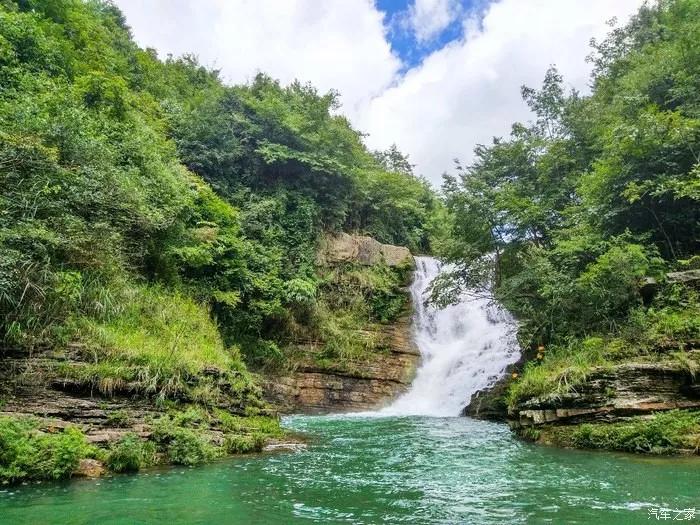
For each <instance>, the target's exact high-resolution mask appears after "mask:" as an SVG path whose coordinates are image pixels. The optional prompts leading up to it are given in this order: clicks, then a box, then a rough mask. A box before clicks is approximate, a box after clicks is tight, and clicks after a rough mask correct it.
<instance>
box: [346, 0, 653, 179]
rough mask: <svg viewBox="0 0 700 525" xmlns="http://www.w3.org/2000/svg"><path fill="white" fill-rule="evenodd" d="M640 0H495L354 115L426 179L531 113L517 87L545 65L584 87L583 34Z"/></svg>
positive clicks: (373, 138)
mask: <svg viewBox="0 0 700 525" xmlns="http://www.w3.org/2000/svg"><path fill="white" fill-rule="evenodd" d="M640 4H641V1H640V0H616V1H615V2H610V1H609V0H587V1H586V2H582V1H578V0H528V1H524V0H502V1H500V2H498V3H494V4H492V5H491V6H490V7H489V8H488V9H487V10H486V11H485V15H484V18H483V20H482V21H481V24H478V23H475V21H474V20H473V19H467V20H465V21H464V23H465V35H466V36H465V38H464V40H462V41H459V42H453V43H451V44H450V45H448V46H446V47H444V48H443V49H441V50H439V51H436V52H435V53H433V54H432V55H431V56H429V57H427V58H426V59H425V60H424V61H423V63H422V64H421V65H419V66H417V67H416V68H414V69H412V70H410V71H408V72H407V73H406V75H405V76H404V77H403V78H402V79H401V81H400V82H398V83H397V84H396V85H394V86H393V87H391V88H389V89H387V90H386V91H385V92H384V93H382V95H381V96H379V97H376V98H374V99H373V100H372V102H371V103H370V104H369V105H368V106H367V107H366V108H365V110H364V112H363V113H362V115H361V116H360V118H359V119H358V120H357V121H356V123H357V124H358V125H359V126H360V128H361V129H364V130H366V131H368V132H369V133H370V136H369V137H368V143H369V144H370V146H372V147H375V148H381V149H383V148H386V147H388V146H389V145H390V144H392V143H394V142H395V143H397V144H398V145H399V147H400V148H401V149H402V150H403V151H405V152H408V153H409V154H410V155H411V159H412V160H413V162H415V163H416V164H417V171H418V172H419V173H422V174H424V175H425V176H426V177H428V178H429V179H430V180H431V181H433V182H434V183H435V184H439V183H440V176H441V174H442V173H443V172H444V171H449V170H450V169H451V168H452V159H454V158H456V157H459V158H460V159H462V160H463V161H467V162H468V161H470V160H471V159H472V158H473V157H472V150H473V148H474V146H475V145H476V144H479V143H481V144H483V143H488V142H490V140H491V137H492V136H503V135H507V134H508V133H509V132H510V125H511V123H512V122H513V121H516V120H520V121H526V120H528V119H530V118H531V115H530V113H529V111H528V108H527V106H526V105H525V104H524V103H523V102H522V100H521V98H520V89H519V88H520V86H521V85H522V84H527V85H529V86H533V87H538V86H539V85H540V84H541V82H542V79H543V77H544V74H545V72H546V70H547V68H548V67H549V65H550V64H556V65H557V67H558V68H559V70H560V72H561V73H563V75H564V79H565V82H566V83H567V84H568V85H570V86H572V87H575V88H577V89H579V90H581V91H583V92H585V91H587V86H588V81H589V72H590V64H587V63H586V62H585V57H586V55H588V54H589V52H590V48H589V41H590V38H591V37H593V36H596V37H602V36H604V35H605V34H606V33H607V32H608V31H609V29H610V28H609V27H608V26H607V25H606V24H605V22H606V20H608V19H610V18H611V17H613V16H618V17H619V19H620V21H624V20H626V19H627V17H628V16H629V15H630V14H631V13H632V12H634V11H635V10H636V9H637V8H638V7H639V5H640Z"/></svg>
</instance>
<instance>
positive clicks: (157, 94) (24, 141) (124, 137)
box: [0, 0, 440, 361]
mask: <svg viewBox="0 0 700 525" xmlns="http://www.w3.org/2000/svg"><path fill="white" fill-rule="evenodd" d="M0 86H2V88H1V89H0V308H1V309H2V312H3V315H2V318H0V340H2V342H3V345H5V346H9V347H18V348H32V347H36V346H43V345H47V344H53V343H54V342H56V341H63V342H64V343H65V342H69V341H72V340H75V339H76V338H78V339H88V340H94V339H96V338H98V339H99V338H101V340H103V339H104V334H105V331H107V332H109V331H110V329H109V327H110V323H115V322H117V321H119V320H120V319H121V320H123V316H124V315H126V312H129V311H130V309H131V308H132V307H134V308H136V309H137V310H138V309H139V308H140V309H142V310H143V309H145V310H146V311H148V310H150V309H153V308H155V309H156V310H157V309H158V306H157V304H158V302H159V301H161V302H163V303H164V304H165V303H170V305H171V306H172V305H177V304H181V305H182V308H183V309H184V310H187V309H188V308H190V306H188V305H189V304H190V302H192V301H193V302H194V303H193V304H195V305H199V306H197V307H198V308H199V307H201V308H203V309H204V310H205V312H210V314H211V316H212V319H214V320H215V321H216V323H217V326H218V329H219V331H220V332H221V335H222V336H223V341H224V343H225V344H226V345H227V346H231V345H233V346H236V347H241V348H242V349H243V350H244V355H245V356H247V357H248V358H250V359H249V360H252V361H255V360H256V359H257V357H256V356H259V355H260V354H262V355H266V354H268V353H270V352H272V354H274V353H275V352H276V351H277V350H275V349H276V347H277V345H278V344H279V343H280V342H281V341H280V337H282V336H283V335H284V334H285V329H284V327H285V326H289V321H290V316H293V312H294V311H297V310H298V309H299V304H298V303H300V302H301V303H305V302H308V301H310V302H312V303H313V302H314V301H315V300H316V297H317V288H318V286H319V284H320V283H319V277H318V276H317V275H316V272H315V268H314V258H315V252H316V248H317V243H318V241H319V239H320V238H321V236H322V235H323V234H324V232H334V231H340V230H346V231H356V232H360V233H364V234H369V235H372V236H374V237H376V238H377V239H378V240H379V241H382V242H387V243H393V244H399V245H405V246H408V247H409V248H411V249H412V250H414V251H418V252H426V251H429V250H430V228H431V217H432V216H433V214H434V213H435V211H436V210H437V209H439V208H440V203H439V201H438V200H437V199H436V197H435V195H434V193H433V191H432V190H431V188H430V187H429V185H428V184H427V183H426V182H425V181H424V180H422V179H421V178H419V177H416V176H415V175H414V174H413V172H412V167H411V165H410V163H409V162H408V160H407V158H406V157H405V156H403V155H402V154H401V153H400V152H399V151H398V150H397V149H396V148H393V149H392V150H390V151H388V152H372V151H369V150H368V149H367V148H366V147H365V145H364V143H363V140H362V135H361V133H359V132H358V131H357V130H355V129H353V128H352V126H351V125H350V123H349V122H348V120H347V119H346V118H345V117H343V116H342V114H340V112H339V99H338V95H337V94H336V93H334V92H329V93H319V92H318V91H317V90H316V89H315V88H314V87H313V86H311V85H308V84H303V83H300V82H294V83H292V84H291V85H289V86H282V85H281V84H280V83H279V82H277V81H276V80H274V79H273V78H270V77H269V76H266V75H264V74H259V75H258V76H257V77H255V79H254V80H253V81H252V82H250V83H249V84H246V85H238V86H228V85H225V84H224V83H223V82H222V81H221V79H220V78H219V75H218V72H217V71H215V70H211V69H208V68H206V67H204V66H202V65H200V64H199V63H198V61H197V59H196V58H195V57H194V56H184V57H180V58H172V57H168V58H167V59H166V60H160V59H159V58H158V57H157V54H156V52H155V51H154V50H152V49H141V48H139V47H138V46H137V45H136V44H135V43H134V41H133V39H132V36H131V34H130V30H129V28H128V26H127V24H126V21H125V19H124V17H123V15H122V14H121V12H120V11H119V9H117V8H116V7H115V6H114V5H113V4H112V3H110V2H107V1H99V0H90V1H85V2H84V1H80V0H59V1H55V0H19V1H16V2H15V1H10V0H3V1H2V2H0ZM173 294H175V296H177V297H183V298H184V299H182V301H184V302H181V301H180V300H178V301H175V302H173V300H172V297H173ZM134 301H136V302H137V303H140V302H142V303H144V304H140V306H139V305H136V306H135V305H134V304H133V303H134ZM145 303H148V304H145ZM173 315H174V316H175V317H177V314H176V313H173ZM183 315H184V312H183ZM146 317H148V316H146ZM127 324H128V323H127ZM134 330H136V331H138V330H137V329H136V328H134ZM96 334H98V335H99V334H101V335H99V337H97V335H96ZM280 334H281V335H280ZM99 344H100V345H102V344H104V341H102V343H99ZM217 344H219V343H217Z"/></svg>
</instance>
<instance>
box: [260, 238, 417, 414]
mask: <svg viewBox="0 0 700 525" xmlns="http://www.w3.org/2000/svg"><path fill="white" fill-rule="evenodd" d="M317 264H318V265H319V266H320V267H338V266H342V265H361V266H373V265H381V264H385V265H387V266H389V267H395V268H396V267H398V268H404V269H406V268H412V267H413V265H414V261H413V256H412V255H411V252H410V251H409V250H408V249H407V248H404V247H401V246H392V245H388V244H382V243H380V242H378V241H376V240H375V239H373V238H371V237H366V236H361V235H349V234H346V233H340V234H336V235H333V236H329V237H327V238H326V239H324V241H323V242H322V245H321V249H320V250H319V253H318V256H317ZM410 318H411V311H410V307H407V308H405V309H404V311H403V313H402V314H401V315H400V316H399V318H398V319H396V320H394V321H393V322H391V323H389V324H377V323H375V324H372V325H371V326H367V327H366V329H365V330H363V331H362V332H363V333H358V334H357V336H358V337H365V338H370V339H372V340H375V341H377V344H376V348H375V350H374V351H372V352H369V353H367V354H366V355H363V356H362V358H355V359H350V360H348V359H324V358H323V352H324V347H323V344H322V343H317V342H295V343H293V344H292V345H290V348H289V349H288V351H289V352H291V353H293V354H295V356H296V358H295V359H294V363H295V365H294V368H293V370H291V371H290V370H287V371H284V372H281V373H278V374H276V375H272V376H268V377H267V378H266V379H265V385H264V386H265V392H266V398H267V399H268V401H270V402H271V403H272V404H273V405H274V406H275V407H276V408H277V409H279V410H280V411H281V412H285V413H293V412H297V413H298V412H301V413H314V414H319V413H331V412H353V411H362V410H370V409H375V408H378V407H381V406H383V405H386V404H388V402H389V401H391V400H392V399H394V398H395V397H396V396H397V395H399V394H400V393H402V392H403V391H405V390H406V389H407V387H408V386H409V384H410V383H411V381H412V379H413V375H414V373H415V370H416V368H417V366H418V362H419V360H420V353H419V351H418V349H417V348H416V346H415V345H414V343H413V336H412V333H411V326H410V321H411V320H410Z"/></svg>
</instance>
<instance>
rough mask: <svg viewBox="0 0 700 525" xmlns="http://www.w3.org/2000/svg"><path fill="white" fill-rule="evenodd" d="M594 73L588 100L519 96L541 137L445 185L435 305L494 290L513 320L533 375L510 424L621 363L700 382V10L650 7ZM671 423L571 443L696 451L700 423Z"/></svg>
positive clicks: (553, 80) (602, 45)
mask: <svg viewBox="0 0 700 525" xmlns="http://www.w3.org/2000/svg"><path fill="white" fill-rule="evenodd" d="M589 60H590V61H591V63H592V64H593V68H594V72H593V76H592V93H591V95H590V96H582V95H580V94H579V93H577V92H567V88H566V84H565V81H564V79H563V78H562V76H561V75H560V74H559V73H558V72H557V70H556V68H555V67H552V68H551V69H550V70H549V71H548V72H547V75H546V77H545V79H544V83H543V85H542V86H541V88H540V89H532V88H529V87H523V88H522V96H523V99H524V100H525V102H526V103H527V104H528V105H529V107H530V108H531V109H532V111H533V113H534V114H535V115H536V119H535V120H534V122H530V123H527V124H522V123H516V124H513V126H512V132H511V134H510V136H509V137H505V138H499V139H494V141H493V143H492V144H489V145H483V146H479V147H477V148H476V150H475V157H476V159H475V161H474V163H473V164H471V165H469V166H461V165H458V166H457V175H456V176H447V177H446V178H445V182H444V186H443V189H444V194H445V199H446V205H447V207H448V209H449V211H450V217H451V220H452V222H451V225H450V229H451V235H450V240H449V241H448V242H446V243H445V244H444V245H442V246H441V251H442V252H443V253H444V255H445V256H446V257H447V258H448V259H451V260H453V261H454V262H455V263H456V264H457V265H458V267H457V269H456V270H455V272H454V273H453V274H452V275H451V276H449V278H446V279H443V280H442V281H441V282H440V283H438V285H437V286H436V288H435V296H436V297H437V298H438V299H439V300H440V301H442V302H449V301H451V300H453V299H454V297H455V294H456V293H459V292H460V291H462V290H464V289H465V288H469V287H477V288H479V287H481V288H483V287H484V286H486V287H491V286H493V287H494V289H495V293H496V297H497V298H498V300H500V301H501V302H502V303H503V304H504V305H505V306H506V307H507V308H508V309H509V310H510V311H511V312H513V313H514V314H515V316H516V317H517V318H518V320H519V323H520V328H519V336H520V340H521V343H522V345H523V347H524V348H525V349H529V350H528V353H527V355H528V357H529V358H530V363H529V364H528V365H527V366H526V367H525V369H524V371H523V372H522V374H521V375H520V376H518V374H517V373H516V374H515V375H514V379H513V380H512V381H511V383H510V386H509V389H508V394H507V404H508V406H509V408H510V409H511V410H515V409H517V407H518V406H521V405H522V403H524V402H526V401H528V400H532V399H533V398H546V399H549V400H550V401H551V403H552V405H551V406H552V407H555V406H557V405H556V403H557V400H558V399H560V398H561V396H563V395H567V394H572V393H576V392H577V391H578V389H580V387H582V385H583V384H584V383H585V382H586V379H587V377H588V376H589V374H591V373H592V372H593V371H594V370H598V371H600V370H614V369H615V368H614V367H615V365H619V364H622V363H671V365H670V366H672V367H678V366H680V367H681V368H683V369H685V370H687V371H688V372H689V373H690V374H691V375H692V376H693V377H694V375H695V374H696V373H697V372H698V370H700V359H699V357H698V352H697V348H698V344H699V343H698V342H699V341H700V298H699V297H698V290H697V282H698V280H697V279H698V277H700V275H698V270H699V269H700V256H698V251H699V249H700V89H698V87H699V86H700V3H698V2H697V1H695V0H661V1H659V2H655V3H653V4H649V5H645V6H643V7H642V8H641V10H640V11H639V12H638V13H637V14H636V15H635V16H634V17H633V18H632V19H631V21H630V22H629V23H628V24H627V25H626V26H624V27H619V28H616V29H614V30H613V31H612V32H611V33H610V34H609V36H608V37H607V38H606V39H605V40H602V41H599V42H595V41H594V42H593V50H592V53H591V55H590V57H589ZM679 271H686V272H687V273H685V274H683V275H682V276H680V277H675V278H674V277H673V276H672V275H671V276H669V277H667V276H666V275H667V274H668V273H669V272H679ZM682 281H685V282H682ZM693 282H695V283H696V286H695V287H694V286H693V284H692V283H693ZM612 394H613V392H609V393H608V394H607V395H609V396H611V395H612ZM675 414H676V416H675V418H674V416H673V415H671V416H670V417H666V419H664V422H663V423H661V422H660V423H659V424H658V425H655V424H651V423H645V422H641V423H639V424H637V423H636V422H635V423H633V424H632V426H631V427H625V428H623V427H617V426H610V427H605V426H602V427H595V428H587V429H584V430H583V431H581V429H579V430H577V433H576V434H575V435H574V439H573V444H576V445H582V446H593V447H602V448H619V449H622V450H630V451H649V450H651V449H658V450H668V449H674V448H683V447H685V448H691V449H692V448H693V447H695V446H696V445H697V444H696V443H695V444H694V443H692V440H693V439H696V438H694V437H693V436H694V435H696V434H697V431H698V428H699V421H700V420H699V419H698V414H697V412H687V413H683V412H679V413H675ZM586 433H588V434H586ZM584 434H585V435H584ZM591 436H592V437H591ZM533 437H536V436H533ZM570 438H571V437H570V436H568V437H567V438H566V439H564V440H563V441H564V442H565V444H572V440H571V439H570ZM688 440H690V441H688Z"/></svg>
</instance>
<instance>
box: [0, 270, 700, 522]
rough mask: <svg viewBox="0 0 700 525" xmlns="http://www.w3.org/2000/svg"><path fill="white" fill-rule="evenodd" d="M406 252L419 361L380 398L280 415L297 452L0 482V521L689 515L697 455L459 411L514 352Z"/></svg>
mask: <svg viewBox="0 0 700 525" xmlns="http://www.w3.org/2000/svg"><path fill="white" fill-rule="evenodd" d="M417 263H418V264H417V270H416V279H415V281H414V283H413V285H412V287H411V293H412V295H413V300H414V305H415V307H416V308H415V309H416V314H415V319H414V335H415V339H416V342H417V344H418V346H419V348H420V350H421V354H422V358H423V359H422V364H421V367H420V368H419V370H418V371H417V374H416V379H415V381H414V382H413V384H412V386H411V388H410V389H409V391H408V392H407V393H406V394H404V395H403V396H401V397H400V398H398V399H397V400H396V401H395V402H394V403H392V404H391V405H390V406H389V407H387V408H386V409H384V410H381V411H379V412H375V413H367V414H359V415H358V414H355V415H345V416H316V417H311V416H293V417H288V418H286V419H285V420H284V425H285V426H286V427H287V428H289V429H290V430H292V431H296V432H302V433H304V434H305V435H306V436H308V437H309V439H310V442H309V446H308V448H307V449H305V450H302V451H299V452H294V453H277V454H263V455H254V456H247V457H238V458H233V459H228V460H225V461H220V462H217V463H213V464H210V465H205V466H202V467H198V468H165V469H160V470H151V471H148V472H145V473H141V474H138V475H131V476H128V475H122V476H113V477H108V478H104V479H100V480H78V481H73V482H65V483H43V484H29V485H23V486H19V487H12V488H6V489H1V488H0V524H6V523H7V524H32V525H34V524H62V525H70V524H93V523H95V524H97V523H100V524H151V523H163V524H168V525H178V524H190V523H196V524H200V523H201V524H219V523H225V524H228V523H230V524H258V523H259V524H280V525H286V524H291V523H308V522H316V523H331V524H332V523H353V524H375V523H389V524H394V523H399V524H400V523H410V524H424V523H425V524H433V523H434V524H453V523H468V524H471V523H473V524H479V525H481V524H519V523H523V524H530V523H532V524H539V523H555V524H559V523H566V524H569V523H582V524H589V523H600V524H606V525H608V524H610V525H612V524H628V523H629V524H634V523H653V522H655V521H656V516H659V517H663V516H664V514H663V513H664V512H668V514H667V515H668V516H669V520H670V521H679V520H674V518H677V517H679V516H682V517H684V518H687V517H689V518H690V519H684V520H683V521H684V522H685V523H700V461H698V459H697V458H685V459H684V458H648V457H640V456H632V455H624V454H612V453H602V452H595V453H594V452H583V451H571V450H559V449H555V448H549V447H544V446H538V445H532V444H528V443H524V442H521V441H518V440H516V439H514V438H513V437H512V435H511V433H510V431H509V430H508V428H507V427H506V426H505V425H503V424H497V423H490V422H484V421H476V420H473V419H470V418H464V417H458V414H459V412H460V411H461V409H462V407H463V406H464V405H465V404H466V403H467V401H468V400H469V398H470V397H471V395H472V394H473V393H474V392H476V391H477V390H479V389H481V388H483V387H485V386H488V385H489V384H490V383H492V382H493V381H495V380H496V379H497V378H498V377H499V375H500V374H501V373H502V372H503V370H504V368H505V367H506V366H507V365H508V364H509V363H512V362H514V361H515V360H517V359H518V351H517V347H516V345H515V340H514V324H513V320H512V319H511V318H510V316H508V314H507V313H506V312H504V311H502V310H500V309H498V308H497V307H495V306H494V305H492V304H490V302H489V301H488V300H485V299H478V300H468V298H467V297H465V300H464V301H462V302H461V303H459V304H457V305H454V306H451V307H449V308H447V309H445V310H441V311H435V310H434V309H432V308H431V307H429V306H425V305H424V304H423V301H422V299H423V298H424V295H425V292H426V290H427V288H428V286H429V284H430V282H431V280H432V279H433V278H434V277H435V276H436V275H437V274H438V273H439V272H440V271H441V267H440V264H439V262H438V261H436V260H434V259H431V258H426V257H421V258H417ZM682 509H688V511H687V513H686V514H678V513H677V512H674V511H680V510H682ZM693 509H696V512H693ZM669 520H659V521H669Z"/></svg>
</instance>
